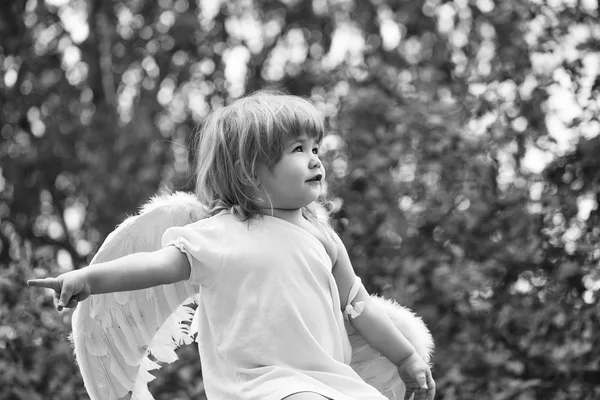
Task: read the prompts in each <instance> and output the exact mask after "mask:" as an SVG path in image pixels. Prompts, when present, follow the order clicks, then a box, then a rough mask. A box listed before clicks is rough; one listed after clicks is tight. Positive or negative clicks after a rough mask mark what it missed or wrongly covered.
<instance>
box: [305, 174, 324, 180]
mask: <svg viewBox="0 0 600 400" xmlns="http://www.w3.org/2000/svg"><path fill="white" fill-rule="evenodd" d="M321 179H323V175H321V174H317V175H315V176H314V177H313V178H310V179H308V180H307V181H306V182H321Z"/></svg>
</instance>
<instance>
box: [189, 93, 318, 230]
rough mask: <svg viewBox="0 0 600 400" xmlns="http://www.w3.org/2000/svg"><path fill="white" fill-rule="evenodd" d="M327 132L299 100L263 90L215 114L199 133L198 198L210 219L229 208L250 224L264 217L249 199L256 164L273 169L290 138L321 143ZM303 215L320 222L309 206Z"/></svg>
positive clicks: (309, 107) (313, 110)
mask: <svg viewBox="0 0 600 400" xmlns="http://www.w3.org/2000/svg"><path fill="white" fill-rule="evenodd" d="M324 130H325V128H324V121H323V117H322V116H321V115H320V113H319V112H318V111H317V109H316V108H315V107H314V106H313V105H312V104H311V103H310V102H308V101H307V100H305V99H303V98H301V97H297V96H290V95H283V94H278V93H273V92H267V91H259V92H256V93H254V94H251V95H249V96H247V97H243V98H241V99H238V100H236V101H234V102H233V103H231V104H229V105H228V106H225V107H222V108H220V109H217V110H214V111H213V112H212V113H211V114H210V115H209V116H208V117H207V118H206V120H205V121H204V123H203V125H202V127H201V129H200V130H199V132H198V142H197V157H198V158H197V168H196V194H197V196H198V197H199V198H200V200H201V201H202V203H204V204H205V205H206V206H207V207H208V213H209V215H215V214H217V213H218V212H220V211H223V210H228V211H231V212H232V213H233V214H235V215H236V216H238V217H239V218H240V219H242V220H247V219H249V218H252V217H255V216H257V215H259V214H261V212H260V207H259V204H258V202H257V201H256V199H254V198H252V196H251V193H253V190H251V188H254V189H258V186H257V184H256V183H255V179H254V177H255V176H256V172H257V163H258V162H262V163H264V164H265V165H266V166H267V167H268V168H271V167H273V166H274V165H275V164H276V163H277V162H278V161H279V160H280V159H281V156H282V154H283V148H284V145H285V143H286V142H287V141H288V140H290V139H294V138H296V137H300V136H303V135H306V136H308V137H311V138H314V139H315V140H317V141H318V142H320V141H321V140H322V138H323V135H324ZM303 211H304V214H305V216H306V217H307V218H308V219H309V220H315V219H316V215H315V213H314V212H313V211H311V209H310V208H308V207H305V208H304V209H303Z"/></svg>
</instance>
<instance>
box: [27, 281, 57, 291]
mask: <svg viewBox="0 0 600 400" xmlns="http://www.w3.org/2000/svg"><path fill="white" fill-rule="evenodd" d="M27 285H29V286H35V287H45V288H49V289H52V290H55V291H57V292H60V284H59V283H58V280H57V279H56V278H44V279H30V280H28V281H27Z"/></svg>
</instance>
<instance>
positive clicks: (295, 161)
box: [257, 136, 325, 210]
mask: <svg viewBox="0 0 600 400" xmlns="http://www.w3.org/2000/svg"><path fill="white" fill-rule="evenodd" d="M318 152H319V143H318V142H317V141H316V140H315V139H313V138H309V137H307V136H300V137H298V138H294V139H291V140H289V141H288V142H286V143H285V145H284V148H283V153H282V156H281V159H280V160H279V161H278V162H277V163H275V165H274V166H273V167H271V168H268V167H267V166H266V165H262V164H261V165H259V167H258V171H257V178H258V183H259V184H260V189H261V190H259V191H258V192H257V194H258V195H259V196H261V197H262V199H263V205H264V206H265V207H266V208H270V207H271V206H272V207H273V208H278V209H284V210H294V209H299V208H302V207H304V206H307V205H308V204H310V203H312V202H313V201H315V200H316V199H317V197H318V196H319V194H320V193H321V186H322V184H323V182H324V180H325V170H324V169H323V166H322V164H321V161H319V156H318ZM263 191H264V192H266V193H267V194H268V198H265V197H266V196H265V195H264V192H263ZM269 200H270V202H269Z"/></svg>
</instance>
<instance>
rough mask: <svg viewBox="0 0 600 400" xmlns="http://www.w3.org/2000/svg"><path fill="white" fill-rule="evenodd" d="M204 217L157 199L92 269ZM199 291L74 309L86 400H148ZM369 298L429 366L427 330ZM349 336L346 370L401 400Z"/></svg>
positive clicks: (105, 247) (361, 343)
mask: <svg viewBox="0 0 600 400" xmlns="http://www.w3.org/2000/svg"><path fill="white" fill-rule="evenodd" d="M205 215H206V214H205V212H204V209H203V207H202V205H201V204H200V202H199V201H198V200H197V199H196V198H195V197H194V196H193V195H191V194H185V193H175V194H173V195H170V196H164V197H155V198H154V199H152V200H151V201H150V202H149V203H148V204H146V205H145V206H144V207H143V208H142V210H141V212H140V213H139V214H138V215H136V216H133V217H130V218H128V219H127V220H125V221H124V222H123V223H122V224H121V225H119V226H118V227H117V229H115V230H114V231H113V232H112V233H111V234H110V235H109V236H108V237H107V238H106V240H105V242H104V243H103V244H102V246H101V247H100V249H99V250H98V252H97V253H96V256H95V257H94V259H93V260H92V262H91V265H93V264H95V263H100V262H105V261H109V260H112V259H115V258H119V257H122V256H124V255H127V254H131V253H134V252H141V251H153V250H157V249H159V248H160V247H161V246H162V243H161V241H162V235H163V233H164V231H165V230H166V229H167V228H169V227H172V226H183V225H187V224H190V223H192V222H195V221H198V220H200V219H202V218H204V217H205ZM199 290H200V288H199V287H198V286H195V285H191V284H189V283H187V282H178V283H175V284H171V285H163V286H158V287H154V288H149V289H144V290H136V291H130V292H120V293H109V294H102V295H94V296H90V297H89V298H88V299H86V300H84V301H82V302H81V303H80V304H79V305H78V306H77V309H76V310H75V312H74V313H73V320H72V328H73V332H72V336H71V340H72V342H73V345H74V349H75V357H76V360H77V363H78V365H79V369H80V371H81V375H82V377H83V381H84V384H85V388H86V390H87V392H88V394H89V396H90V399H91V400H119V399H127V398H131V399H132V400H152V399H153V397H152V395H151V393H150V392H149V391H148V382H150V381H151V380H153V379H154V376H152V375H151V374H150V373H149V371H151V370H154V369H158V368H160V364H158V363H157V362H156V361H158V362H165V363H172V362H174V361H175V360H177V355H176V354H175V351H174V350H175V349H176V348H177V347H179V346H181V345H183V344H189V343H191V342H192V341H193V338H192V332H191V329H190V324H191V323H192V318H193V315H194V311H193V308H192V307H191V306H193V303H195V302H197V301H199ZM373 298H374V300H375V301H376V302H378V303H380V304H381V305H382V306H383V307H384V309H385V310H386V311H387V312H388V314H389V315H390V316H391V317H392V321H393V322H394V324H395V325H396V327H397V328H398V329H399V330H400V331H401V332H402V333H403V334H404V335H405V336H406V337H407V338H408V339H409V341H411V342H412V344H413V345H414V346H415V348H416V349H417V351H418V353H419V354H420V355H421V356H422V357H423V358H424V359H425V360H426V361H429V360H430V354H431V351H432V349H433V340H432V338H431V334H430V333H429V331H428V330H427V328H426V326H425V324H424V323H423V322H422V321H421V320H420V319H419V318H418V317H416V316H415V315H414V314H413V313H412V312H411V311H409V310H408V309H406V308H404V307H402V306H400V305H398V304H396V303H394V302H391V301H386V300H384V299H382V298H379V297H377V296H373ZM192 325H193V324H192ZM347 330H348V334H349V338H350V343H351V345H352V367H353V368H354V369H355V370H356V371H357V372H358V374H359V375H360V376H361V377H362V378H363V379H364V380H365V381H367V382H368V383H370V384H371V385H372V386H374V387H376V388H377V389H378V390H379V391H380V392H382V393H383V394H384V395H386V396H387V397H388V398H389V399H390V400H395V399H403V398H404V385H403V384H402V381H401V380H400V377H399V376H398V373H397V371H396V367H395V366H394V365H393V364H391V363H390V362H389V361H388V360H387V359H386V358H385V357H383V356H382V355H381V354H379V353H378V352H377V351H376V350H375V349H373V348H372V347H371V346H370V345H368V344H367V342H366V341H365V340H364V339H363V338H362V337H361V336H360V335H358V334H357V333H356V332H355V331H354V329H353V328H352V327H351V326H350V325H349V324H348V325H347Z"/></svg>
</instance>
